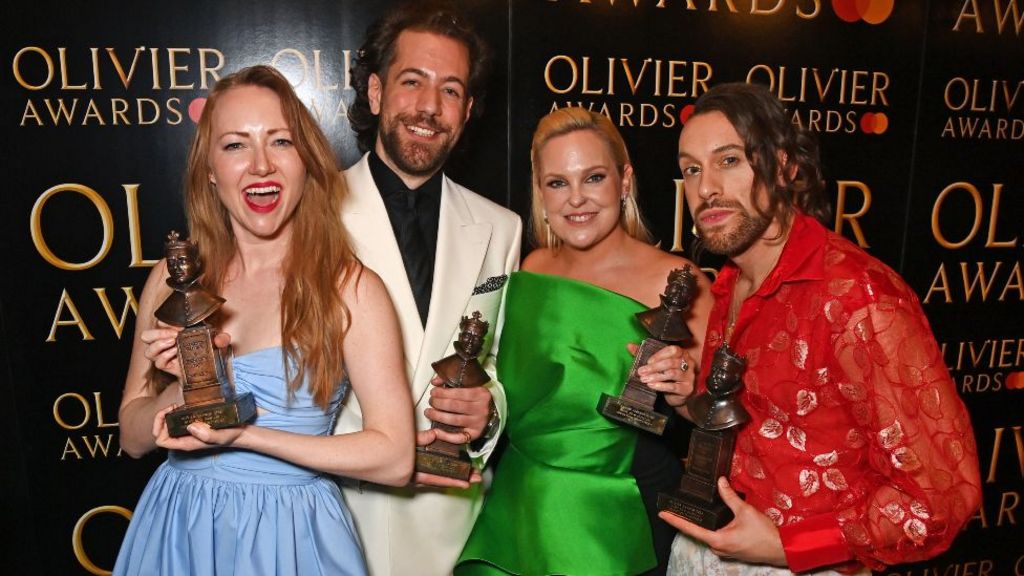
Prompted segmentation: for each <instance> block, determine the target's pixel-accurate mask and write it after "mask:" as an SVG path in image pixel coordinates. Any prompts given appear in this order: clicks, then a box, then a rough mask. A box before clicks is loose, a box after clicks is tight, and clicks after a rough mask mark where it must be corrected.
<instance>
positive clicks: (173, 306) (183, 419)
mask: <svg viewBox="0 0 1024 576" xmlns="http://www.w3.org/2000/svg"><path fill="white" fill-rule="evenodd" d="M164 255H165V257H166V258H167V270H168V271H169V272H170V278H168V279H167V285H168V286H170V287H171V290H173V292H171V295H170V296H168V297H167V299H166V300H164V302H163V304H161V305H160V307H159V308H157V310H156V312H155V313H154V315H155V316H156V317H157V319H158V320H160V321H161V322H164V323H165V324H169V325H171V326H176V327H178V328H182V330H181V331H180V332H178V336H177V348H178V360H179V363H180V365H181V390H182V395H183V396H184V398H185V405H184V406H180V407H178V408H176V409H174V410H172V411H171V412H168V413H167V417H166V421H167V431H168V433H169V434H170V435H171V436H172V437H175V438H177V437H181V436H186V435H188V425H189V424H191V423H193V422H205V423H207V424H209V425H210V427H211V428H229V427H232V426H238V425H240V424H243V423H245V422H246V421H248V420H250V419H251V418H252V417H253V416H255V415H256V401H255V400H254V399H253V396H252V393H249V392H247V393H245V394H241V395H237V396H236V395H235V391H234V385H233V384H232V382H231V377H230V374H229V371H228V365H227V362H226V359H225V358H224V352H223V351H222V350H221V349H219V348H216V347H215V346H214V345H213V336H214V332H213V328H212V327H211V326H210V325H209V324H207V323H206V322H205V320H206V319H207V318H209V317H210V316H211V315H212V314H213V313H214V312H216V311H217V310H218V309H220V307H221V306H222V305H223V304H224V299H223V298H221V297H219V296H217V295H216V294H213V293H211V292H209V291H207V290H206V289H205V288H203V286H202V285H201V284H200V283H199V276H200V273H201V272H202V268H201V266H200V262H199V255H198V251H197V250H196V245H195V244H193V243H191V242H189V241H187V240H181V239H179V237H178V233H177V232H175V231H173V230H172V231H171V233H170V234H168V235H167V240H166V242H165V243H164Z"/></svg>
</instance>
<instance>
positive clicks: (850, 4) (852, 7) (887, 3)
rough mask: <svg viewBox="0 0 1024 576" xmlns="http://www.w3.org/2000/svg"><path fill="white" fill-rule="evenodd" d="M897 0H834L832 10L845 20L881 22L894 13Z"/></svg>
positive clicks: (869, 22)
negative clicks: (893, 9)
mask: <svg viewBox="0 0 1024 576" xmlns="http://www.w3.org/2000/svg"><path fill="white" fill-rule="evenodd" d="M895 1H896V0H832V10H833V11H834V12H835V13H836V16H838V17H839V19H840V20H842V21H844V22H857V21H858V20H863V21H865V22H867V23H868V24H881V23H882V22H885V21H886V20H887V19H888V18H889V16H890V15H891V14H892V8H893V4H894V3H895Z"/></svg>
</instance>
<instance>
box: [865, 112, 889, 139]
mask: <svg viewBox="0 0 1024 576" xmlns="http://www.w3.org/2000/svg"><path fill="white" fill-rule="evenodd" d="M860 129H861V132H864V133H865V134H884V133H885V131H886V130H888V129H889V117H888V116H886V115H885V112H865V113H864V114H863V115H861V117H860Z"/></svg>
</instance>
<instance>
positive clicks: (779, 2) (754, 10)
mask: <svg viewBox="0 0 1024 576" xmlns="http://www.w3.org/2000/svg"><path fill="white" fill-rule="evenodd" d="M784 2H785V0H775V6H772V7H771V8H761V7H760V6H759V4H760V2H758V0H754V1H753V2H751V3H750V13H751V14H757V15H759V16H760V15H763V16H768V15H771V14H777V13H778V12H779V10H782V6H783V3H784Z"/></svg>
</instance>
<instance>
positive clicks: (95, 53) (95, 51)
mask: <svg viewBox="0 0 1024 576" xmlns="http://www.w3.org/2000/svg"><path fill="white" fill-rule="evenodd" d="M89 55H90V56H91V57H92V89H93V90H101V89H102V88H103V86H102V83H101V82H100V49H99V48H89Z"/></svg>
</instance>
